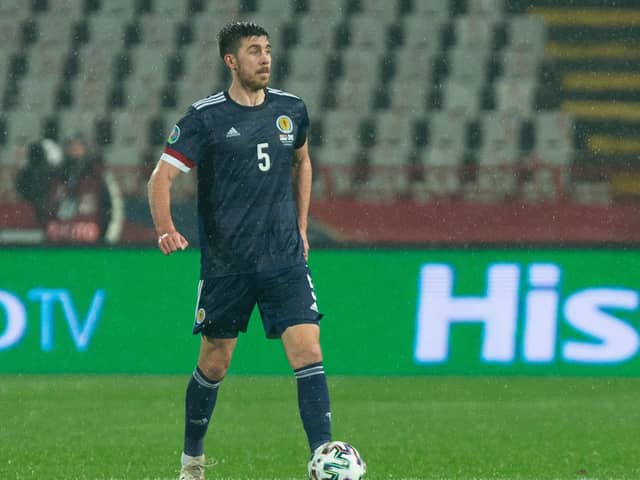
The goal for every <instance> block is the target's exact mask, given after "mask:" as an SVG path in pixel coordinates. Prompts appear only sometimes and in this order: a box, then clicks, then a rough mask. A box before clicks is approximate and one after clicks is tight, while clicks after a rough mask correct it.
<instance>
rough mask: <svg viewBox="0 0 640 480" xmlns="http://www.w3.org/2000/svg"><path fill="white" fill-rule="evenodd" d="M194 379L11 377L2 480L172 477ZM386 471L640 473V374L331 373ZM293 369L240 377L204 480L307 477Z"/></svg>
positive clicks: (373, 470)
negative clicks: (187, 391)
mask: <svg viewBox="0 0 640 480" xmlns="http://www.w3.org/2000/svg"><path fill="white" fill-rule="evenodd" d="M186 382H187V377H186V376H185V377H175V376H166V377H165V376H106V375H105V376H55V375H51V376H0V479H2V480H12V479H46V480H55V479H64V480H76V479H83V480H84V479H87V480H94V479H105V480H106V479H118V480H120V479H163V480H164V479H175V478H177V471H178V462H179V454H180V450H181V446H182V423H183V408H184V407H183V397H184V390H185V386H186ZM329 386H330V389H331V396H332V412H333V428H334V437H335V438H336V439H340V440H346V441H349V442H350V443H353V444H354V445H355V446H356V447H357V448H358V449H359V450H360V452H361V453H362V455H363V457H364V459H365V461H367V463H368V466H369V475H368V478H369V479H371V480H377V479H412V480H417V479H425V480H426V479H429V480H435V479H440V480H449V479H460V480H461V479H467V480H471V479H475V480H494V479H502V480H542V479H563V480H564V479H569V480H582V479H639V478H640V435H639V434H640V403H639V399H640V379H624V378H616V379H611V378H609V379H607V378H520V377H517V378H512V377H508V378H507V377H505V378H501V377H495V378H477V377H473V378H471V377H469V378H467V377H331V376H329ZM295 392H296V390H295V380H294V378H293V376H291V378H289V377H247V376H233V375H230V376H229V377H228V378H227V379H226V380H225V381H224V383H223V384H222V386H221V390H220V394H219V397H218V405H217V407H216V411H215V414H214V419H213V422H212V425H211V428H210V431H209V435H208V437H207V441H206V451H207V454H208V456H209V457H211V458H215V459H216V460H217V465H216V466H215V467H213V468H211V469H208V470H207V479H208V480H211V479H304V478H305V469H306V462H307V457H308V452H307V447H306V440H305V436H304V433H303V430H302V427H301V424H300V421H299V418H298V412H297V404H296V398H295V396H296V393H295Z"/></svg>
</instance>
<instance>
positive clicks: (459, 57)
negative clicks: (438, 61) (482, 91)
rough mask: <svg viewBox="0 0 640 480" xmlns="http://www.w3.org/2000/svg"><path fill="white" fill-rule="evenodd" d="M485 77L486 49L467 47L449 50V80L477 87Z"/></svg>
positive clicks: (482, 82)
mask: <svg viewBox="0 0 640 480" xmlns="http://www.w3.org/2000/svg"><path fill="white" fill-rule="evenodd" d="M486 77H487V51H486V50H483V49H478V50H476V49H472V48H468V47H462V48H460V47H453V48H451V49H450V50H449V80H450V81H453V82H456V83H462V84H466V85H469V86H470V87H475V88H479V87H480V86H482V85H483V84H484V82H485V80H486Z"/></svg>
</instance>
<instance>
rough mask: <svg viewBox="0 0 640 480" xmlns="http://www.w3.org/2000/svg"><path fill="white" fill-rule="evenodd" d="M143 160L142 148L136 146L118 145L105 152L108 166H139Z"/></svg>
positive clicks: (105, 161) (105, 160)
mask: <svg viewBox="0 0 640 480" xmlns="http://www.w3.org/2000/svg"><path fill="white" fill-rule="evenodd" d="M141 158H142V155H141V148H140V147H138V146H135V145H123V144H118V143H116V144H113V145H112V146H111V147H109V148H107V149H105V152H104V163H105V165H106V166H126V165H130V166H139V165H140V163H141Z"/></svg>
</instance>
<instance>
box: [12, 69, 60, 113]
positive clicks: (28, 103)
mask: <svg viewBox="0 0 640 480" xmlns="http://www.w3.org/2000/svg"><path fill="white" fill-rule="evenodd" d="M58 84H59V80H58V79H57V78H54V77H52V76H44V77H37V76H35V75H29V76H27V77H25V78H23V79H22V81H21V82H20V93H19V94H18V105H19V108H20V109H21V110H26V111H32V112H38V113H39V114H41V115H43V114H48V113H51V112H52V111H53V110H54V108H55V93H56V89H57V88H58Z"/></svg>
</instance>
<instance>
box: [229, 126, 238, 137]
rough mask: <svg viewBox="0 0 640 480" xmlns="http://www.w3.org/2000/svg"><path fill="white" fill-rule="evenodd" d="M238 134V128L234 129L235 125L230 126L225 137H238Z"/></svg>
mask: <svg viewBox="0 0 640 480" xmlns="http://www.w3.org/2000/svg"><path fill="white" fill-rule="evenodd" d="M239 136H240V132H238V130H236V128H235V127H231V128H230V129H229V131H228V132H227V138H231V137H239Z"/></svg>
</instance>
